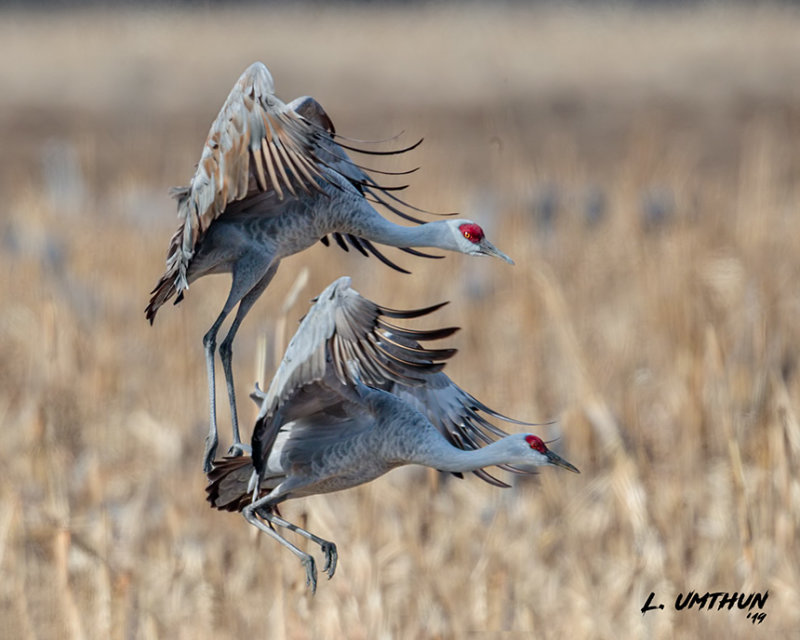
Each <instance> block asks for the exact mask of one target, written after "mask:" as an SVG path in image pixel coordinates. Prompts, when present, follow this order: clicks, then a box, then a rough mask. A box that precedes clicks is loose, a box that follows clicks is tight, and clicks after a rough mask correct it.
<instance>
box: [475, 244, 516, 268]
mask: <svg viewBox="0 0 800 640" xmlns="http://www.w3.org/2000/svg"><path fill="white" fill-rule="evenodd" d="M481 253H482V254H483V255H485V256H495V257H497V258H500V259H501V260H505V261H506V262H507V263H508V264H514V261H513V260H512V259H511V258H509V257H508V256H507V255H506V254H505V253H503V252H502V251H500V249H498V248H497V247H495V246H494V245H493V244H492V243H491V242H489V241H488V240H486V238H484V239H483V240H482V241H481Z"/></svg>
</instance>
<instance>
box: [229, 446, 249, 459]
mask: <svg viewBox="0 0 800 640" xmlns="http://www.w3.org/2000/svg"><path fill="white" fill-rule="evenodd" d="M252 454H253V450H252V449H251V448H250V445H247V444H244V443H243V442H234V443H233V444H232V445H231V448H230V449H228V457H229V458H238V457H239V456H250V455H252Z"/></svg>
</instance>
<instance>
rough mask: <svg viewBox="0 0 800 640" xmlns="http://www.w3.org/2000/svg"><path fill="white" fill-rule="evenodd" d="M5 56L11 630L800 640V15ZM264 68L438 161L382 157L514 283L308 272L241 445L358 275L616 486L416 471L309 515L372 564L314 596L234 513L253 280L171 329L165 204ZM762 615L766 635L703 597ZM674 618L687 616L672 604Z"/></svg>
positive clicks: (49, 26)
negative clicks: (455, 329) (328, 306)
mask: <svg viewBox="0 0 800 640" xmlns="http://www.w3.org/2000/svg"><path fill="white" fill-rule="evenodd" d="M0 42H2V43H3V44H2V45H1V46H2V51H3V55H2V56H0V86H2V87H3V89H2V92H0V134H1V137H2V141H3V146H2V149H3V153H2V155H0V194H2V198H0V207H1V208H2V212H1V217H0V272H1V273H2V278H1V279H0V297H1V298H2V311H0V362H2V366H0V419H1V420H2V427H3V445H2V448H1V449H0V575H2V580H0V626H1V627H2V629H3V631H2V634H0V635H3V637H8V638H70V639H72V638H115V639H116V638H119V639H122V638H192V639H194V638H201V639H202V638H215V639H222V638H244V637H247V638H301V639H302V638H314V639H315V638H336V639H340V638H355V639H359V638H363V639H374V638H465V637H475V638H484V637H494V635H495V634H498V635H499V634H501V633H503V632H506V635H503V637H525V638H529V637H536V638H566V637H569V638H618V637H620V638H642V637H648V638H672V637H707V638H745V637H747V638H750V637H755V638H759V637H761V638H782V637H789V636H790V635H791V634H792V632H796V631H797V629H798V628H800V609H798V606H797V603H798V602H800V557H799V555H798V538H799V537H800V482H799V481H798V468H799V466H800V425H798V403H799V402H800V371H798V364H800V363H799V362H798V356H800V286H799V285H800V144H799V143H800V13H798V12H797V11H789V10H781V9H777V8H772V9H759V10H755V9H753V10H750V9H737V10H728V11H726V10H723V9H722V8H719V7H717V8H715V9H703V10H695V11H689V10H685V11H662V12H645V13H632V12H629V11H626V10H618V11H592V12H587V11H578V10H553V9H550V10H539V11H523V10H521V9H520V10H511V9H507V10H502V11H497V12H492V11H490V10H488V9H481V8H479V7H476V6H474V5H468V8H465V9H457V8H454V7H452V8H448V7H442V8H436V9H432V8H428V9H417V10H402V9H400V8H396V9H387V10H383V11H379V10H377V9H371V10H367V11H365V10H360V9H356V8H351V9H346V10H343V11H340V10H336V11H334V10H332V9H323V8H319V7H318V8H316V9H314V10H313V11H312V12H310V13H307V12H305V11H300V10H295V11H292V10H276V9H272V10H267V9H264V10H254V9H251V10H237V11H233V12H225V13H223V12H217V11H201V12H199V14H198V13H195V14H189V13H181V12H179V11H177V10H175V11H169V12H142V13H138V12H130V13H107V12H102V11H95V12H84V11H79V12H69V13H55V14H52V13H44V12H42V13H38V14H27V13H4V14H2V19H0ZM253 60H263V61H264V62H265V63H266V64H267V65H268V66H269V67H270V69H271V70H272V72H273V75H274V76H275V80H276V86H277V90H278V93H279V95H281V96H282V97H284V98H286V99H291V98H293V97H295V96H298V95H302V94H311V95H314V96H315V97H316V98H317V99H319V100H320V101H321V102H322V103H323V104H324V105H325V106H326V108H327V109H328V112H329V113H330V114H331V116H332V117H333V119H334V121H335V122H336V125H337V128H338V129H339V131H340V132H343V133H345V134H347V135H350V136H354V137H357V138H383V137H386V136H389V135H392V134H395V133H397V132H399V131H401V130H405V131H406V133H405V134H404V136H403V137H402V138H401V142H412V141H413V140H415V139H416V138H417V137H420V136H424V137H425V142H424V144H423V145H422V147H420V148H419V149H418V150H416V151H414V152H413V154H410V156H409V157H401V158H397V159H386V160H384V161H381V160H380V159H377V160H375V161H374V162H372V164H373V165H374V166H379V167H381V168H388V169H391V168H395V169H399V168H410V167H412V166H416V165H421V166H422V169H421V171H420V172H418V173H417V174H414V175H413V176H411V178H410V180H409V181H410V183H411V185H412V186H411V188H410V189H409V190H408V193H407V197H408V199H409V200H410V201H412V202H414V203H416V204H419V205H421V206H424V207H426V208H430V209H432V210H438V211H452V210H457V211H459V212H461V213H463V214H464V215H465V216H466V217H471V218H474V219H476V220H478V221H479V222H481V223H482V224H483V225H484V226H485V228H487V230H488V232H489V235H490V237H491V238H492V239H493V240H494V241H495V242H496V244H497V246H498V247H500V248H501V249H502V250H503V251H505V252H506V253H508V254H509V255H511V256H512V257H513V258H514V259H515V260H516V266H514V267H511V266H508V265H505V264H503V263H502V262H500V261H499V260H477V259H469V258H466V257H463V256H455V255H449V256H448V257H447V259H446V260H442V261H439V262H435V263H433V264H431V261H424V260H421V259H416V258H414V257H412V256H406V255H404V254H397V252H395V251H387V253H388V254H389V255H390V256H392V257H396V258H397V260H399V261H400V262H401V264H403V265H404V266H406V267H409V268H411V269H412V270H413V275H411V276H405V275H402V274H398V273H395V272H392V271H390V270H388V269H386V268H384V267H383V266H382V265H380V264H379V263H377V262H376V261H374V260H367V259H365V258H363V257H360V256H358V255H352V253H351V254H345V253H344V252H341V251H339V250H338V249H335V248H327V249H326V248H325V247H323V246H321V245H319V246H317V247H314V248H312V249H310V250H309V251H307V252H305V253H303V254H301V255H299V256H295V257H293V258H291V259H288V260H286V261H285V262H284V264H283V266H282V267H281V270H280V273H279V274H278V277H277V278H276V279H275V281H274V282H273V284H272V285H271V287H270V288H269V289H268V291H267V293H266V294H265V295H264V296H263V297H262V299H261V300H260V301H259V303H258V305H257V306H256V307H255V309H254V310H253V312H251V314H250V315H249V317H248V319H247V321H246V322H245V324H244V325H243V328H242V331H241V332H240V333H239V337H238V339H237V350H236V351H235V353H234V359H235V366H236V375H237V381H238V384H239V388H238V392H239V397H240V412H241V415H242V417H243V421H244V422H245V423H247V422H250V421H251V420H252V418H253V417H254V414H255V407H253V406H248V404H246V403H247V402H249V401H247V399H246V394H247V392H248V391H249V390H250V387H251V385H252V383H253V381H254V380H256V379H257V378H258V377H263V376H264V375H266V376H267V378H268V376H269V375H270V371H271V370H272V368H273V367H274V365H275V362H276V360H277V358H278V357H279V356H280V352H281V349H282V345H283V344H284V343H285V341H286V340H287V339H288V337H289V335H290V333H291V331H292V328H293V327H294V326H296V321H297V319H299V318H300V317H301V315H302V314H303V313H304V312H305V310H306V309H307V301H308V300H309V299H310V298H311V297H312V296H313V295H315V294H316V293H317V292H318V291H319V290H321V289H322V288H323V287H324V286H325V285H326V284H327V283H329V282H330V281H331V280H332V279H333V278H334V277H338V276H340V275H344V274H349V275H351V276H352V277H353V284H354V286H355V288H356V289H358V290H359V291H360V292H361V293H363V294H364V295H366V296H368V297H370V298H372V299H374V300H376V301H378V302H380V303H383V304H387V305H389V306H392V307H396V308H402V307H410V306H415V305H427V304H433V303H435V302H438V301H441V300H446V299H448V300H451V301H452V303H451V304H450V305H449V306H448V307H447V308H445V309H444V310H443V311H441V312H440V313H438V314H437V317H434V318H432V319H430V320H429V322H428V324H429V325H431V326H433V325H446V324H457V325H460V326H461V327H463V329H462V331H461V332H460V333H458V334H457V335H456V336H454V337H453V338H452V339H450V340H449V342H450V343H452V344H453V346H456V347H458V349H459V354H458V355H457V356H456V358H455V359H454V360H453V361H452V362H451V364H449V365H448V372H449V373H450V375H451V376H452V377H453V378H454V379H455V380H456V381H457V382H458V383H459V384H461V385H462V386H464V387H465V388H466V389H468V390H469V391H471V392H472V393H473V394H474V395H476V396H477V397H478V398H480V399H482V400H483V401H484V402H486V403H487V404H489V405H490V406H492V407H495V408H498V409H500V410H501V411H504V412H506V413H508V414H510V415H512V416H516V417H519V418H522V419H528V420H534V421H539V422H548V421H552V424H547V425H543V426H541V427H537V428H536V429H537V432H538V433H539V434H540V435H541V436H543V437H545V438H557V441H556V442H555V443H554V444H553V447H554V448H555V449H556V450H557V451H559V453H561V454H562V455H564V456H565V457H566V458H567V459H568V460H570V461H571V462H573V463H574V464H575V465H577V466H578V467H579V468H580V469H581V472H582V473H581V475H579V476H578V475H573V474H569V473H566V472H563V471H562V470H558V469H545V470H544V471H543V472H542V473H541V474H540V475H538V476H537V477H536V478H535V479H533V480H526V481H524V482H517V483H516V484H515V486H514V488H513V489H509V490H505V491H503V490H499V489H496V488H494V487H490V486H488V485H486V484H484V483H482V482H480V481H479V480H478V479H476V478H475V477H473V476H470V477H467V478H465V479H464V480H456V479H452V480H450V479H447V480H446V481H445V480H443V479H442V478H439V477H438V476H437V474H435V472H431V471H427V470H424V469H417V468H408V469H402V470H397V471H395V472H393V473H391V474H389V475H387V476H385V477H383V478H381V479H379V480H378V481H376V482H374V483H372V484H370V485H368V486H365V487H361V488H359V489H357V490H353V491H349V492H344V493H341V494H331V495H328V496H316V497H314V498H310V499H306V500H298V501H295V502H290V503H288V504H287V505H286V506H285V508H284V509H283V513H284V515H285V516H286V517H288V518H289V519H290V520H292V521H295V522H298V523H301V524H304V525H305V526H307V527H308V528H310V529H311V530H313V531H314V532H316V533H318V534H319V535H321V536H322V537H324V538H327V539H330V540H334V541H335V542H336V543H337V544H338V545H339V551H340V564H339V569H338V571H337V573H336V576H335V577H334V579H333V580H331V581H330V582H328V581H327V580H324V579H321V580H320V584H319V588H318V591H317V595H316V596H315V597H311V596H310V594H309V593H308V592H307V591H306V589H305V585H304V574H303V570H302V567H301V566H300V564H299V562H298V561H297V560H296V558H295V557H294V556H292V555H291V554H290V553H288V552H287V551H286V550H285V549H282V548H280V547H278V545H277V544H275V543H274V542H272V541H270V540H268V539H266V537H265V536H258V535H256V534H255V532H254V530H252V527H250V526H248V525H247V523H246V522H245V521H244V520H243V519H242V518H241V517H239V516H237V515H234V514H227V513H219V512H213V511H211V510H210V509H209V508H208V507H207V505H206V502H205V493H204V486H205V478H204V476H203V474H202V473H201V471H200V469H201V455H202V450H203V437H204V434H205V430H206V428H207V390H206V378H205V370H204V364H203V351H202V345H201V339H202V336H203V334H204V332H205V331H206V329H207V328H208V327H209V326H210V324H211V322H212V321H213V319H214V318H215V317H216V315H217V313H218V312H219V309H220V308H221V305H222V302H223V299H224V295H225V293H226V292H227V286H228V280H227V278H225V277H221V276H220V277H216V278H207V279H204V280H201V281H200V282H198V283H197V284H196V285H193V286H192V290H191V291H190V292H189V294H188V295H187V296H186V299H185V301H184V302H183V303H182V304H181V305H179V306H178V307H171V306H167V307H165V308H164V309H163V310H162V311H161V313H160V314H159V317H158V318H157V320H156V323H155V326H154V327H152V328H151V327H149V326H148V325H147V323H146V322H145V318H144V314H143V309H144V306H145V304H146V302H147V298H148V295H147V293H148V291H149V290H150V288H151V287H152V286H153V284H154V283H155V281H156V280H157V278H158V277H159V275H160V274H161V272H162V270H163V266H164V256H165V252H166V248H167V242H168V239H169V237H170V235H171V233H172V231H173V228H174V225H175V217H174V216H175V208H174V203H173V202H172V201H171V200H170V199H169V198H168V196H167V189H168V187H170V186H172V185H175V184H185V183H186V181H187V180H188V178H189V176H190V174H191V171H192V166H193V164H194V162H196V160H197V158H198V157H199V152H200V148H201V145H202V142H203V139H204V136H205V133H206V131H207V127H208V125H209V124H210V122H211V120H212V119H213V117H214V116H215V115H216V112H217V110H218V108H219V106H220V104H221V103H222V100H223V99H224V97H225V95H226V94H227V92H228V90H229V88H230V87H231V86H232V84H233V82H234V81H235V79H236V77H237V76H238V74H239V73H240V72H241V71H242V70H243V69H244V68H245V67H246V66H247V65H248V64H249V63H250V62H252V61H253ZM304 267H307V268H308V275H309V279H308V284H307V286H306V287H305V288H304V289H303V290H302V291H301V293H300V295H299V297H298V299H297V301H296V302H295V303H294V304H291V305H288V309H287V310H285V311H283V310H282V307H283V305H284V300H285V299H286V296H287V293H288V292H289V290H290V289H291V287H292V284H293V283H294V282H295V280H296V278H297V277H298V274H299V273H300V272H301V271H302V269H303V268H304ZM264 349H265V351H266V354H267V356H266V360H265V362H266V365H264V360H263V359H260V358H259V356H258V354H259V352H260V351H264ZM263 369H266V371H264V370H263ZM220 377H221V376H220ZM218 398H219V399H220V400H221V402H222V405H221V411H220V420H221V428H222V434H223V437H225V436H228V435H229V426H228V425H229V416H228V412H227V409H226V404H225V400H224V398H225V394H224V386H223V385H222V384H221V385H220V388H219V391H218ZM223 446H227V444H226V442H225V441H223ZM323 577H324V576H323ZM766 590H768V591H769V598H768V600H767V602H766V605H765V607H764V609H763V612H764V613H766V617H765V618H764V619H763V621H762V622H761V624H760V625H753V624H752V622H751V620H750V619H748V618H747V617H746V615H747V612H746V611H741V610H738V609H734V610H732V611H729V610H727V609H725V610H722V611H718V610H716V608H715V610H713V611H708V610H706V609H704V610H698V608H697V607H694V608H693V609H691V610H682V611H679V610H676V607H675V606H674V605H675V599H676V597H678V596H679V595H680V594H686V593H688V592H689V591H695V592H699V593H705V592H707V591H710V592H715V591H723V592H739V593H741V592H746V593H751V592H762V593H763V592H764V591H766ZM651 592H655V593H656V600H655V603H658V602H662V603H664V604H665V607H664V609H663V610H655V611H652V612H649V613H647V614H646V615H642V613H641V611H640V610H641V608H642V607H643V605H644V604H645V601H646V600H647V597H648V595H649V594H650V593H651Z"/></svg>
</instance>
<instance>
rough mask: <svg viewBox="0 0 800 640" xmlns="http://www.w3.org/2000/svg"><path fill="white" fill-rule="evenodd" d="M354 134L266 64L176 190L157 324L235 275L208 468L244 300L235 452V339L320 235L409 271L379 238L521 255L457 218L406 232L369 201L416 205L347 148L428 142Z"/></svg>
mask: <svg viewBox="0 0 800 640" xmlns="http://www.w3.org/2000/svg"><path fill="white" fill-rule="evenodd" d="M343 140H346V139H344V138H342V137H341V136H338V135H337V134H336V132H335V129H334V126H333V123H332V122H331V120H330V118H329V117H328V115H327V114H326V113H325V110H324V109H323V108H322V106H321V105H320V104H319V103H318V102H316V101H315V100H314V99H313V98H308V97H304V98H298V99H297V100H295V101H293V102H291V103H289V104H284V103H283V102H282V101H281V100H280V99H279V98H278V97H277V96H276V95H275V92H274V85H273V81H272V76H271V75H270V73H269V71H268V70H267V68H266V67H265V66H264V65H263V64H261V63H260V62H256V63H254V64H252V65H251V66H250V67H248V69H247V70H245V72H244V73H243V74H242V76H241V77H240V78H239V80H238V82H237V83H236V85H235V86H234V88H233V90H232V91H231V93H230V95H229V96H228V98H227V100H226V101H225V103H224V104H223V107H222V109H221V111H220V113H219V115H218V116H217V119H216V120H215V121H214V123H213V124H212V125H211V130H210V131H209V134H208V138H207V139H206V143H205V146H204V148H203V152H202V154H201V158H200V162H199V163H198V165H197V170H196V171H195V174H194V176H193V177H192V179H191V181H190V183H189V186H188V187H185V188H181V189H176V190H175V192H174V195H175V196H176V198H177V200H178V218H179V226H178V229H177V231H176V232H175V233H174V234H173V236H172V239H171V240H170V245H169V250H168V253H167V261H166V271H165V273H164V275H163V276H162V277H161V279H160V280H159V282H158V283H157V284H156V286H155V288H154V289H153V291H152V292H151V294H152V295H151V298H150V302H149V304H148V305H147V308H146V309H145V315H146V317H147V319H148V320H149V321H150V322H151V323H152V322H153V320H154V319H155V315H156V313H157V312H158V309H159V308H160V307H161V305H163V304H164V303H165V302H166V301H167V300H169V299H171V298H173V297H176V296H177V297H176V299H175V302H176V303H177V302H179V301H180V300H181V299H182V297H183V293H184V291H186V290H187V289H188V288H189V285H190V284H191V283H192V282H194V281H195V280H197V279H198V278H201V277H202V276H204V275H207V274H211V273H231V275H232V282H231V289H230V291H229V293H228V297H227V299H226V301H225V304H224V306H223V308H222V311H221V313H220V314H219V316H218V317H217V319H216V320H215V321H214V324H212V326H211V328H210V329H209V331H208V332H207V333H206V335H205V336H204V337H203V345H204V347H205V353H206V369H207V375H208V385H209V401H210V418H209V434H208V438H207V439H206V451H205V460H204V468H205V469H206V470H208V469H209V468H210V462H211V460H212V459H213V458H214V454H215V451H216V447H217V423H216V398H215V382H214V352H215V351H216V346H217V345H216V340H217V333H218V332H219V329H220V326H221V325H222V323H223V322H224V321H225V319H226V318H227V316H228V315H229V314H230V313H231V311H233V309H234V308H235V307H237V305H238V309H237V312H236V316H235V318H234V320H233V322H232V323H231V326H230V329H229V330H228V334H227V335H226V337H225V339H224V340H223V341H222V343H221V344H220V345H219V352H220V359H221V361H222V366H223V371H224V373H225V381H226V385H227V391H228V399H229V402H230V405H231V421H232V427H233V441H234V443H233V447H232V451H233V452H234V453H240V452H241V450H242V447H241V443H240V438H239V427H238V417H237V413H236V399H235V392H234V384H233V373H232V364H231V357H232V349H233V340H234V337H235V335H236V332H237V331H238V328H239V326H240V324H241V322H242V321H243V320H244V317H245V316H246V315H247V313H248V311H249V310H250V308H251V307H252V306H253V304H254V303H255V301H256V300H257V299H258V298H259V296H260V295H261V293H262V292H263V291H264V290H265V289H266V287H267V286H268V285H269V283H270V281H271V280H272V278H273V277H274V275H275V272H276V271H277V269H278V266H279V264H280V261H281V260H282V259H283V258H285V257H287V256H289V255H292V254H294V253H298V252H300V251H303V250H304V249H306V248H308V247H310V246H311V245H312V244H314V243H315V242H317V241H318V240H322V241H323V242H325V243H326V244H327V243H328V242H329V237H333V238H334V239H335V240H336V241H337V243H338V244H339V245H340V246H341V247H342V248H344V249H347V248H348V246H352V247H354V248H355V249H357V250H358V251H360V252H361V253H363V254H364V255H370V254H371V255H374V256H376V257H377V258H379V259H380V260H381V261H382V262H384V263H386V264H388V265H389V266H392V267H394V268H396V269H398V270H400V271H405V270H404V269H401V268H400V267H398V266H397V265H395V264H394V263H392V262H391V261H390V260H389V259H388V258H386V257H385V256H384V255H383V254H382V253H381V252H380V251H379V250H378V249H377V248H376V247H375V246H374V245H373V244H372V243H373V242H377V243H381V244H386V245H390V246H395V247H399V248H401V249H402V250H404V251H407V252H408V253H412V254H413V255H418V256H423V257H435V256H430V255H428V254H424V253H421V252H419V251H416V250H415V249H412V248H411V247H438V248H441V249H447V250H450V251H458V252H461V253H466V254H469V255H492V256H496V257H499V258H502V259H503V260H505V261H507V262H512V261H511V259H510V258H509V257H508V256H506V255H505V254H504V253H502V252H501V251H499V250H498V249H497V248H496V247H494V245H492V243H491V242H489V241H488V240H487V239H486V238H485V237H484V234H483V231H482V229H481V228H480V226H478V225H477V224H475V223H474V222H472V221H470V220H451V219H448V220H446V221H436V222H429V223H425V224H420V225H419V226H415V227H405V226H400V225H397V224H393V223H391V222H389V221H388V220H386V219H385V218H383V217H382V216H381V215H380V214H379V213H378V212H377V211H376V210H375V209H374V208H373V207H372V205H371V204H370V202H369V201H368V198H369V200H371V201H375V202H379V203H381V204H382V205H384V206H386V207H388V208H389V209H390V210H391V211H393V212H394V213H396V214H398V215H400V216H402V217H404V218H406V219H408V220H410V221H413V222H417V223H421V222H422V221H421V220H418V219H417V218H415V217H413V216H411V215H409V214H408V213H406V212H404V211H403V210H402V209H400V208H398V205H405V203H404V202H403V201H402V200H400V199H399V198H397V197H396V196H395V195H393V193H392V191H394V190H396V188H395V187H385V186H382V185H380V184H378V183H377V182H376V181H375V180H374V179H373V178H371V177H370V176H369V175H368V174H367V173H365V171H364V170H363V169H362V168H361V167H360V166H359V165H357V164H356V163H354V162H353V161H352V160H351V159H350V158H349V156H348V155H347V153H346V152H345V149H344V148H345V147H347V148H348V149H351V150H354V151H359V152H363V153H373V154H378V155H385V154H393V153H403V152H405V151H407V150H409V149H411V148H414V147H415V146H416V145H413V146H412V147H409V148H408V149H399V150H395V151H386V152H381V151H365V150H362V149H356V148H354V147H349V146H347V145H346V144H345V142H343ZM384 173H386V172H384ZM406 173H408V172H406ZM390 175H391V174H390ZM394 175H399V174H394ZM412 208H413V207H412Z"/></svg>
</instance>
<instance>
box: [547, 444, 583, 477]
mask: <svg viewBox="0 0 800 640" xmlns="http://www.w3.org/2000/svg"><path fill="white" fill-rule="evenodd" d="M547 461H548V462H549V463H550V464H552V465H553V466H554V467H562V468H564V469H566V470H567V471H572V472H574V473H580V471H578V468H577V467H575V466H573V465H571V464H570V463H569V462H567V461H566V460H564V458H562V457H561V456H559V455H558V454H556V453H553V452H552V451H550V450H549V449H548V450H547Z"/></svg>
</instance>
